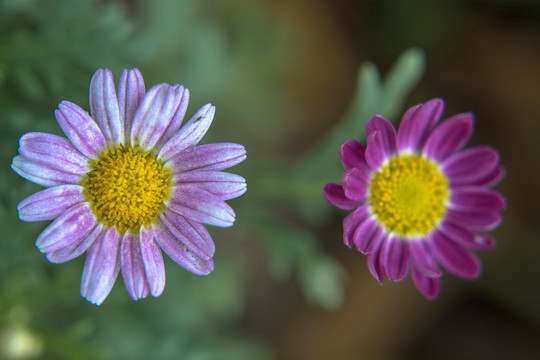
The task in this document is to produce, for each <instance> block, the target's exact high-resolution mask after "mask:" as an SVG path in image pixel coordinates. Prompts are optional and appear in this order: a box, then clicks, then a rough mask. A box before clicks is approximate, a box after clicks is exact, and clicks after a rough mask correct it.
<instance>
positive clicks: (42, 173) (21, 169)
mask: <svg viewBox="0 0 540 360" xmlns="http://www.w3.org/2000/svg"><path fill="white" fill-rule="evenodd" d="M11 169H12V170H13V171H15V172H16V173H17V174H19V175H20V176H22V177H23V178H25V179H27V180H30V181H31V182H33V183H36V184H38V185H41V186H46V187H49V186H57V185H67V184H77V183H79V181H80V179H81V175H78V174H73V173H68V172H65V171H62V170H57V169H55V168H52V167H51V166H49V165H44V164H41V163H38V162H35V161H33V160H30V159H27V158H25V157H24V156H21V155H17V156H15V157H14V158H13V160H11Z"/></svg>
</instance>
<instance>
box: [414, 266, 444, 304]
mask: <svg viewBox="0 0 540 360" xmlns="http://www.w3.org/2000/svg"><path fill="white" fill-rule="evenodd" d="M412 279H413V282H414V285H415V286H416V288H417V289H418V291H420V293H421V294H422V295H423V296H424V297H425V298H426V299H428V300H434V299H435V298H436V297H437V296H438V295H439V291H440V290H441V281H440V278H431V277H428V276H426V275H424V274H423V273H422V272H421V271H419V270H417V269H415V268H413V269H412Z"/></svg>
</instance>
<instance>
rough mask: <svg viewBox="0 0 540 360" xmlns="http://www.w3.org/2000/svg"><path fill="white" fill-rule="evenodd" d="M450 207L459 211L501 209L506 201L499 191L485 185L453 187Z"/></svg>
mask: <svg viewBox="0 0 540 360" xmlns="http://www.w3.org/2000/svg"><path fill="white" fill-rule="evenodd" d="M449 206H450V208H452V209H454V210H457V211H464V212H468V211H474V212H480V211H486V210H487V211H501V210H503V209H504V208H505V207H506V202H505V200H504V198H503V197H502V195H501V194H499V193H498V192H496V191H494V190H491V189H486V188H483V187H476V186H466V187H459V188H456V189H452V191H451V196H450V205H449Z"/></svg>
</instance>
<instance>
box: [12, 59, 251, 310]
mask: <svg viewBox="0 0 540 360" xmlns="http://www.w3.org/2000/svg"><path fill="white" fill-rule="evenodd" d="M188 101H189V91H188V90H187V89H184V87H182V86H180V85H172V86H171V85H168V84H161V85H156V86H154V87H152V88H151V89H150V90H148V92H145V87H144V81H143V78H142V75H141V73H140V71H139V70H138V69H133V70H129V71H128V70H124V71H122V73H121V75H120V80H119V84H118V95H117V94H116V90H115V86H114V79H113V75H112V73H111V71H110V70H108V69H99V70H97V71H96V72H95V74H94V76H93V77H92V80H91V82H90V115H89V114H88V113H87V112H86V111H84V110H83V109H81V108H80V107H79V106H77V105H75V104H73V103H71V102H69V101H62V102H61V103H60V105H59V106H58V109H57V110H56V111H55V116H56V119H57V121H58V124H59V125H60V127H61V128H62V130H63V132H64V134H65V135H66V137H67V139H66V138H64V137H60V136H56V135H52V134H47V133H38V132H32V133H27V134H25V135H23V136H22V137H21V139H20V141H19V155H17V156H15V157H14V158H13V161H12V164H11V168H12V169H13V170H14V171H15V172H16V173H17V174H19V175H20V176H22V177H24V178H26V179H27V180H30V181H32V182H34V183H36V184H38V185H41V186H44V187H46V189H45V190H42V191H39V192H37V193H35V194H33V195H31V196H30V197H28V198H26V199H24V200H23V201H21V202H20V203H19V205H18V206H17V209H18V212H19V218H20V219H21V220H23V221H42V220H54V221H53V222H52V223H51V224H50V225H49V226H47V228H45V230H43V232H42V233H41V234H40V235H39V236H38V238H37V240H36V246H37V247H38V249H39V250H40V251H41V252H43V253H45V254H46V256H47V259H48V260H49V261H51V262H54V263H60V262H64V261H68V260H71V259H73V258H75V257H77V256H79V255H81V254H82V253H84V252H85V251H86V260H85V263H84V269H83V274H82V280H81V295H82V296H84V297H85V298H86V299H88V300H89V301H90V302H92V303H95V304H97V305H99V304H101V303H102V302H103V300H105V298H106V297H107V295H108V294H109V292H110V290H111V288H112V287H113V285H114V282H115V281H116V278H117V275H118V272H119V271H120V269H121V270H122V278H123V280H124V284H125V286H126V289H127V292H128V293H129V295H130V296H131V298H133V299H134V300H137V299H140V298H144V297H146V296H147V295H148V294H149V293H150V294H152V295H153V296H159V295H161V293H162V292H163V289H164V287H165V268H164V265H163V257H162V254H161V250H163V252H165V254H167V255H168V256H169V257H170V258H171V259H172V260H174V261H175V262H176V263H178V264H179V265H180V266H182V267H183V268H185V269H186V270H188V271H190V272H192V273H194V274H197V275H207V274H209V273H210V272H211V271H212V270H213V268H214V264H213V261H212V256H213V254H214V249H215V248H214V243H213V242H212V239H211V238H210V235H209V234H208V232H207V231H206V229H205V227H204V226H203V225H202V224H210V225H214V226H220V227H226V226H231V225H232V224H233V222H234V220H235V214H234V211H233V209H232V208H231V207H230V206H229V205H227V204H226V203H225V200H229V199H233V198H236V197H238V196H240V195H242V194H243V193H244V192H245V191H246V183H245V180H244V179H243V178H242V177H241V176H239V175H236V174H231V173H226V172H222V171H220V170H224V169H226V168H228V167H231V166H233V165H236V164H238V163H240V162H242V161H243V160H244V159H245V158H246V152H245V149H244V147H243V146H242V145H238V144H232V143H216V144H207V145H199V146H197V143H198V142H199V141H200V140H201V138H202V137H203V136H204V134H205V133H206V131H207V130H208V128H209V126H210V124H211V122H212V119H213V118H214V113H215V108H214V106H212V105H210V104H207V105H204V106H203V107H202V108H200V109H199V110H198V111H197V112H196V113H195V115H193V117H192V118H191V119H190V120H189V121H188V122H186V123H185V124H184V125H183V126H182V127H181V123H182V120H183V118H184V115H185V113H186V109H187V105H188Z"/></svg>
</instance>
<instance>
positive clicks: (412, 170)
mask: <svg viewBox="0 0 540 360" xmlns="http://www.w3.org/2000/svg"><path fill="white" fill-rule="evenodd" d="M448 197H449V191H448V180H447V178H446V177H445V176H444V174H443V173H442V171H441V170H440V168H439V166H438V165H437V163H435V162H434V161H432V160H430V159H427V158H425V157H422V156H420V155H416V154H401V155H398V156H395V157H392V158H391V159H390V160H389V161H388V162H387V163H386V164H385V165H383V166H382V167H381V169H380V170H379V171H378V172H374V173H373V174H372V176H371V182H370V186H369V190H368V203H369V205H370V210H371V213H372V214H373V215H374V216H375V218H376V220H377V222H378V223H379V224H380V225H382V226H383V227H384V228H385V230H386V231H387V232H392V233H394V234H396V235H397V236H401V237H425V236H426V234H429V233H430V232H431V231H432V230H434V229H435V227H436V226H437V225H438V224H439V223H440V222H441V220H442V219H443V217H444V214H445V212H446V207H447V203H448Z"/></svg>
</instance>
